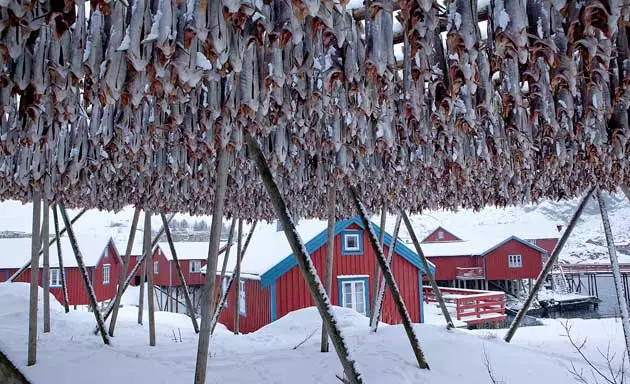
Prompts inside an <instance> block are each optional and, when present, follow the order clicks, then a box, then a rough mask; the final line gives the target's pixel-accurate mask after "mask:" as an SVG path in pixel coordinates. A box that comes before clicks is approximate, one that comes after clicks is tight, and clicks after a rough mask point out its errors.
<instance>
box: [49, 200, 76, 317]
mask: <svg viewBox="0 0 630 384" xmlns="http://www.w3.org/2000/svg"><path fill="white" fill-rule="evenodd" d="M52 213H53V223H54V225H55V240H57V239H60V238H61V235H60V233H59V217H58V216H57V204H55V205H54V206H53V207H52ZM71 222H72V221H71ZM55 244H56V245H57V260H58V261H59V277H60V278H61V292H62V295H63V308H64V310H65V311H66V313H68V312H70V307H69V306H68V288H67V287H66V270H65V269H64V268H63V255H62V254H61V241H55Z"/></svg>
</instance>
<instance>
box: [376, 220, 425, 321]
mask: <svg viewBox="0 0 630 384" xmlns="http://www.w3.org/2000/svg"><path fill="white" fill-rule="evenodd" d="M401 221H402V216H400V214H398V216H396V222H395V223H394V233H393V234H392V244H396V242H397V241H398V231H399V230H400V222H401ZM394 249H395V247H394V246H390V247H389V252H388V254H387V266H388V267H390V268H391V265H392V260H393V259H394ZM418 284H422V281H419V282H418ZM384 299H385V280H383V281H381V282H380V284H379V289H378V294H377V296H376V302H375V303H374V310H373V311H372V317H371V319H370V328H372V331H374V332H376V331H377V330H378V322H379V321H380V320H381V311H382V310H383V300H384Z"/></svg>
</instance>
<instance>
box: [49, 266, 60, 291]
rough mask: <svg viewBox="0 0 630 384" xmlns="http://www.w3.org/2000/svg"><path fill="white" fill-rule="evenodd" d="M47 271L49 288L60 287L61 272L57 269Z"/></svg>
mask: <svg viewBox="0 0 630 384" xmlns="http://www.w3.org/2000/svg"><path fill="white" fill-rule="evenodd" d="M49 271H50V272H49V276H48V278H49V280H48V282H49V284H48V285H49V287H51V288H54V287H61V270H60V269H59V268H50V269H49ZM53 277H54V278H53Z"/></svg>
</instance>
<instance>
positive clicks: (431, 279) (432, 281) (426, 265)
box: [400, 209, 453, 329]
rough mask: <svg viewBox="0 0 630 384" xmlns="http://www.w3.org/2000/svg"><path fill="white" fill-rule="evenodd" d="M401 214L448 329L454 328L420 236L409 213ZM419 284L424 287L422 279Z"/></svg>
mask: <svg viewBox="0 0 630 384" xmlns="http://www.w3.org/2000/svg"><path fill="white" fill-rule="evenodd" d="M400 215H401V216H402V218H403V221H404V222H405V227H406V228H407V232H408V233H409V237H411V241H412V242H413V246H414V247H415V248H416V253H417V254H418V256H419V257H420V263H422V267H423V268H424V270H425V272H426V273H427V276H428V277H429V283H430V284H431V288H433V293H435V297H436V298H437V301H438V303H440V309H441V310H442V315H443V316H444V320H445V321H446V329H451V328H453V320H452V319H451V314H450V313H448V309H447V308H446V303H444V298H442V292H440V287H438V285H437V283H436V282H435V276H433V274H432V273H431V269H430V268H429V262H428V261H427V258H426V257H425V256H424V252H422V248H421V247H420V242H419V241H418V237H416V231H414V230H413V226H412V225H411V221H409V217H408V216H407V213H405V211H403V210H402V209H400ZM418 284H419V285H420V287H421V288H422V281H419V282H418Z"/></svg>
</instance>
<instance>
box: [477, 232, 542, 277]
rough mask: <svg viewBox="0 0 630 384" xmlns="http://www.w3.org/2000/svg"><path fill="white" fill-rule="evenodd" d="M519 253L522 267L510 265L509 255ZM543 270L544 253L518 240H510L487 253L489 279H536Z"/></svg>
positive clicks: (487, 274)
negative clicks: (511, 266) (510, 266)
mask: <svg viewBox="0 0 630 384" xmlns="http://www.w3.org/2000/svg"><path fill="white" fill-rule="evenodd" d="M511 254H519V255H521V259H522V262H523V266H522V267H521V268H509V267H508V255H511ZM541 270H542V255H541V254H540V252H538V251H536V250H535V249H533V248H531V247H528V246H526V245H525V244H522V243H521V242H519V241H517V240H510V241H508V242H507V243H505V244H503V245H502V246H500V247H499V248H497V249H495V250H493V251H492V252H490V253H488V254H487V255H486V276H487V278H488V280H516V279H535V278H536V277H537V276H538V274H539V273H540V271H541Z"/></svg>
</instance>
